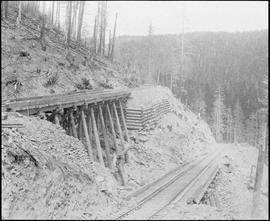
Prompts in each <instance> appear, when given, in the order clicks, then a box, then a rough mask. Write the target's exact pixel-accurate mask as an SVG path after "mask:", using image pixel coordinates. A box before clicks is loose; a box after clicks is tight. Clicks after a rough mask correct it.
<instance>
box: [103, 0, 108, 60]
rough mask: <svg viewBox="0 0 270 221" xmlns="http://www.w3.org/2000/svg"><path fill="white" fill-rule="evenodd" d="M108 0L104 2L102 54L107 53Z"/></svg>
mask: <svg viewBox="0 0 270 221" xmlns="http://www.w3.org/2000/svg"><path fill="white" fill-rule="evenodd" d="M107 3H108V2H107V1H105V2H104V8H103V34H102V37H103V39H102V54H103V55H105V38H106V27H107Z"/></svg>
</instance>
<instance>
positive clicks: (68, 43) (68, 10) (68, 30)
mask: <svg viewBox="0 0 270 221" xmlns="http://www.w3.org/2000/svg"><path fill="white" fill-rule="evenodd" d="M71 13H72V1H68V3H67V8H66V21H67V47H69V45H70V38H71Z"/></svg>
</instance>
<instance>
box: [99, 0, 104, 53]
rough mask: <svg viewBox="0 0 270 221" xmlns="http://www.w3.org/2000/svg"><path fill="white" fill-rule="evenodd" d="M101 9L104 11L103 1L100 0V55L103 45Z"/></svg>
mask: <svg viewBox="0 0 270 221" xmlns="http://www.w3.org/2000/svg"><path fill="white" fill-rule="evenodd" d="M103 11H104V2H103V1H101V6H100V30H99V47H98V53H99V54H100V55H101V54H102V51H103V50H102V46H103V24H104V22H103V19H104V17H103Z"/></svg>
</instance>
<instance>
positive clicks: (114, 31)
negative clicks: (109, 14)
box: [110, 13, 118, 61]
mask: <svg viewBox="0 0 270 221" xmlns="http://www.w3.org/2000/svg"><path fill="white" fill-rule="evenodd" d="M117 16H118V13H116V14H115V22H114V30H113V40H112V49H111V54H110V57H111V60H112V61H113V57H114V46H115V34H116V25H117Z"/></svg>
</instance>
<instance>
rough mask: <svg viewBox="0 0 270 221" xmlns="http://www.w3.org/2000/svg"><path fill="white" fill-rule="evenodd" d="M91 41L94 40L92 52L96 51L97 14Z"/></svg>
mask: <svg viewBox="0 0 270 221" xmlns="http://www.w3.org/2000/svg"><path fill="white" fill-rule="evenodd" d="M93 41H94V46H93V47H94V52H95V53H97V15H96V16H95V25H94V33H93Z"/></svg>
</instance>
